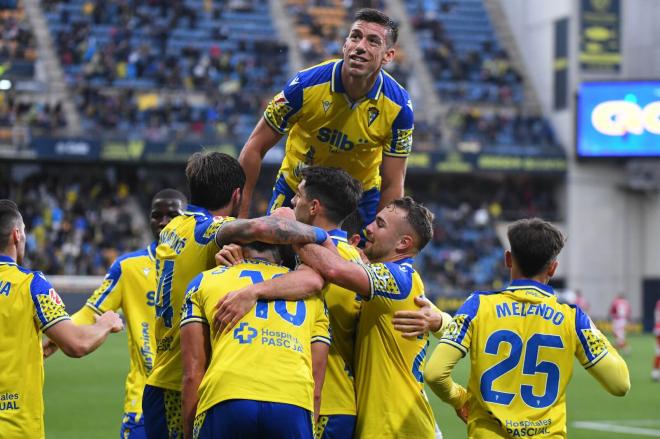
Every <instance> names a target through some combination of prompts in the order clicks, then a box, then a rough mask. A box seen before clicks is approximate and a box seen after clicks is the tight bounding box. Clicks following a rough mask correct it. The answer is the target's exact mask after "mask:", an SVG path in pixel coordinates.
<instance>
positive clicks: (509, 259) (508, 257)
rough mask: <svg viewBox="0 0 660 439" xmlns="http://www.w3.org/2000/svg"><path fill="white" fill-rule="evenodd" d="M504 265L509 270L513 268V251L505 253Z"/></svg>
mask: <svg viewBox="0 0 660 439" xmlns="http://www.w3.org/2000/svg"><path fill="white" fill-rule="evenodd" d="M504 265H506V268H508V269H511V268H512V267H513V255H512V254H511V250H507V251H505V252H504Z"/></svg>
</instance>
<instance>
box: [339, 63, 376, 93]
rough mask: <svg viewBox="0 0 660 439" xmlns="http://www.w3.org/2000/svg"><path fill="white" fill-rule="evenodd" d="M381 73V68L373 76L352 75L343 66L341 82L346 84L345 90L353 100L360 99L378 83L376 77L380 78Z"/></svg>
mask: <svg viewBox="0 0 660 439" xmlns="http://www.w3.org/2000/svg"><path fill="white" fill-rule="evenodd" d="M379 74H380V70H378V71H376V72H375V73H374V74H373V75H371V76H366V77H359V76H351V75H349V74H348V69H344V68H342V69H341V82H342V84H343V85H344V90H346V94H347V95H348V97H349V98H351V99H352V100H353V101H358V100H360V99H362V98H363V97H365V96H366V95H367V93H369V90H371V88H372V87H373V86H374V84H375V83H376V79H378V75H379Z"/></svg>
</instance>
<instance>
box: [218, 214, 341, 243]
mask: <svg viewBox="0 0 660 439" xmlns="http://www.w3.org/2000/svg"><path fill="white" fill-rule="evenodd" d="M327 238H328V234H327V233H326V232H325V231H324V230H323V229H320V228H318V227H313V226H309V225H307V224H303V223H301V222H298V221H295V220H291V219H286V218H281V217H277V216H263V217H259V218H253V219H249V220H248V219H238V220H236V221H229V222H227V223H225V224H223V225H222V226H221V227H220V228H219V229H218V231H217V232H216V235H215V241H216V243H217V244H218V247H220V248H222V246H224V245H226V244H230V243H237V244H246V243H249V242H255V241H260V242H265V243H268V244H308V243H312V242H317V243H322V242H324V241H325V240H326V239H327Z"/></svg>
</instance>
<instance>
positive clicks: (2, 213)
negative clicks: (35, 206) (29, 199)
mask: <svg viewBox="0 0 660 439" xmlns="http://www.w3.org/2000/svg"><path fill="white" fill-rule="evenodd" d="M22 218H23V217H22V216H21V213H20V212H19V211H18V206H17V205H16V203H14V202H13V201H11V200H0V250H5V249H6V248H7V246H8V245H9V234H10V233H11V232H12V230H14V227H16V226H17V225H18V223H19V222H20V221H21V220H22Z"/></svg>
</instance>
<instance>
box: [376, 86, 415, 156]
mask: <svg viewBox="0 0 660 439" xmlns="http://www.w3.org/2000/svg"><path fill="white" fill-rule="evenodd" d="M413 127H414V117H413V109H412V102H411V101H410V99H408V101H407V103H406V105H404V106H403V107H401V110H400V111H399V114H398V115H397V117H396V119H394V122H393V123H392V132H391V133H390V136H389V139H388V140H389V141H388V143H387V144H386V145H385V147H384V148H383V154H385V155H388V156H392V157H408V155H410V151H412V134H413Z"/></svg>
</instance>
